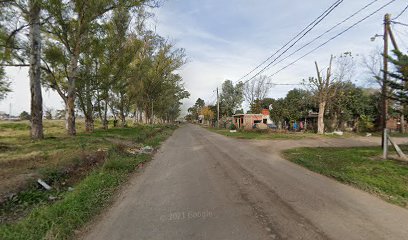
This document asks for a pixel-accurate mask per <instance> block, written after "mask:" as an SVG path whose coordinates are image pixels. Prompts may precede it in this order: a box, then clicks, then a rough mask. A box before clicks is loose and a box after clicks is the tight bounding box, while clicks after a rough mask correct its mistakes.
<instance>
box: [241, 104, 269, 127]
mask: <svg viewBox="0 0 408 240" xmlns="http://www.w3.org/2000/svg"><path fill="white" fill-rule="evenodd" d="M233 118H234V124H235V126H236V127H237V128H244V129H247V130H249V129H252V128H253V127H254V125H255V124H264V125H265V128H266V127H267V125H270V124H273V121H272V119H271V116H270V113H269V110H268V109H263V110H262V113H260V114H235V115H234V116H233Z"/></svg>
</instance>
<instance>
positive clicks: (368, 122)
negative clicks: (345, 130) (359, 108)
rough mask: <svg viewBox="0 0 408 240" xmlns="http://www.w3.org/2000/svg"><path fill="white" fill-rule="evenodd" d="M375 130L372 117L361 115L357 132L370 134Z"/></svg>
mask: <svg viewBox="0 0 408 240" xmlns="http://www.w3.org/2000/svg"><path fill="white" fill-rule="evenodd" d="M373 129H374V123H373V119H372V118H371V117H370V116H366V115H361V117H360V119H359V121H358V125H357V131H358V132H370V131H372V130H373Z"/></svg>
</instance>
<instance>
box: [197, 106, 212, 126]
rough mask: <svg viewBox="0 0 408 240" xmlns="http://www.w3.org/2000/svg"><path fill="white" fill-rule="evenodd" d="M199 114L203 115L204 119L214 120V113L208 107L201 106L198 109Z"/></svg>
mask: <svg viewBox="0 0 408 240" xmlns="http://www.w3.org/2000/svg"><path fill="white" fill-rule="evenodd" d="M200 113H201V115H203V116H204V120H206V121H208V122H211V121H212V120H214V116H215V113H214V112H213V111H212V110H211V108H210V107H208V106H206V107H203V108H202V109H201V111H200Z"/></svg>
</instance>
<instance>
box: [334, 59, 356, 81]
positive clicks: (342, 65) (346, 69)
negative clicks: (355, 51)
mask: <svg viewBox="0 0 408 240" xmlns="http://www.w3.org/2000/svg"><path fill="white" fill-rule="evenodd" d="M333 59H334V60H335V66H334V71H333V77H334V79H335V80H336V81H346V82H348V81H351V80H352V79H353V77H354V75H355V73H356V61H355V59H354V57H353V55H352V54H351V52H345V53H343V54H341V55H340V56H338V57H333Z"/></svg>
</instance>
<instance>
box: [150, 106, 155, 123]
mask: <svg viewBox="0 0 408 240" xmlns="http://www.w3.org/2000/svg"><path fill="white" fill-rule="evenodd" d="M153 108H154V103H153V101H152V111H151V113H150V124H153V122H154V114H153V110H154V109H153Z"/></svg>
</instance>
